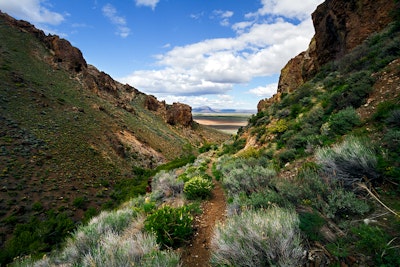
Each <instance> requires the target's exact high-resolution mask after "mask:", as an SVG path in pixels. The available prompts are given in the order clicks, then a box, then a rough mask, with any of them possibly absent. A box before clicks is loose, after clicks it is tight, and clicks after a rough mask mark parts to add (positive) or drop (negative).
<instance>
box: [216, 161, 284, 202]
mask: <svg viewBox="0 0 400 267" xmlns="http://www.w3.org/2000/svg"><path fill="white" fill-rule="evenodd" d="M275 175H276V172H275V170H274V169H272V168H271V167H267V168H266V167H263V166H248V165H244V166H243V167H241V168H232V169H231V170H230V171H229V172H228V173H227V174H226V175H224V177H223V179H222V184H223V185H224V187H225V188H226V190H227V191H228V195H236V194H238V193H240V192H245V193H246V194H251V193H253V192H257V191H259V190H261V189H263V188H266V187H267V186H268V185H269V184H270V182H271V179H272V178H273V177H275Z"/></svg>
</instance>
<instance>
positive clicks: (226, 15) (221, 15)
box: [211, 10, 233, 26]
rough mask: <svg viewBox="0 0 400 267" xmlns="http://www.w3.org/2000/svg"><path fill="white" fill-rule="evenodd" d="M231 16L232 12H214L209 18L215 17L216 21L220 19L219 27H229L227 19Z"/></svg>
mask: <svg viewBox="0 0 400 267" xmlns="http://www.w3.org/2000/svg"><path fill="white" fill-rule="evenodd" d="M232 16H233V11H230V10H226V11H223V10H214V11H213V16H211V17H212V18H214V17H216V18H218V19H220V20H221V21H220V22H219V24H220V25H221V26H229V25H230V23H229V18H230V17H232Z"/></svg>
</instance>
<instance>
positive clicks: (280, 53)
mask: <svg viewBox="0 0 400 267" xmlns="http://www.w3.org/2000/svg"><path fill="white" fill-rule="evenodd" d="M280 1H281V0H280ZM303 2H306V3H308V2H312V3H314V8H315V7H316V1H310V0H304V1H303ZM317 2H321V1H317ZM267 3H268V2H267V1H263V4H264V7H265V6H266V5H267ZM271 3H273V4H275V6H274V7H275V8H276V10H282V11H279V12H284V11H285V12H286V11H287V12H288V14H291V13H290V12H291V10H294V8H292V9H290V8H291V6H289V5H287V4H288V3H289V1H287V0H282V4H279V3H280V2H279V3H278V1H274V2H271ZM292 4H293V2H292ZM293 5H297V4H293ZM293 5H292V6H293ZM284 7H285V8H286V9H284ZM302 10H307V9H306V8H303V9H302ZM257 12H258V13H259V15H258V16H255V17H253V18H252V19H251V20H248V19H243V21H237V22H236V23H235V24H233V26H232V30H233V33H234V36H233V37H230V38H215V39H207V40H203V41H200V42H197V43H193V44H188V45H184V46H176V47H172V48H171V49H170V50H168V51H167V52H166V53H163V54H159V55H156V57H155V58H156V62H155V66H157V68H154V69H153V70H140V71H134V72H133V73H132V74H131V75H128V76H127V77H123V78H120V79H119V80H120V81H121V82H125V83H129V84H131V85H133V86H135V87H136V88H138V89H139V90H142V91H144V92H147V93H151V94H154V95H156V96H162V97H164V98H163V99H167V97H168V98H169V99H170V98H171V96H172V95H174V96H175V97H179V98H182V97H184V98H185V100H186V102H185V103H192V101H194V98H196V99H197V100H198V101H199V102H201V101H200V100H199V98H198V97H201V96H205V95H212V94H213V95H227V94H229V93H231V91H232V90H240V86H238V85H240V84H250V83H251V82H252V80H253V79H254V78H257V77H269V76H273V75H277V74H279V73H280V70H281V69H282V68H283V66H284V65H285V64H286V63H287V62H288V60H290V59H291V58H292V57H294V56H296V55H297V54H298V53H300V52H302V51H304V50H305V49H307V47H308V44H309V42H310V40H311V37H312V36H313V34H314V28H313V26H312V21H311V17H310V16H308V17H307V18H305V16H303V15H296V16H297V18H299V20H298V21H297V22H296V23H290V22H289V21H287V20H285V17H279V16H272V17H271V16H269V17H266V18H262V17H260V16H261V14H263V13H262V12H261V10H259V11H257ZM274 12H278V11H274ZM293 12H294V11H293ZM302 12H306V11H301V12H298V14H300V13H301V14H303V13H302ZM217 13H218V14H221V15H224V16H226V17H228V18H230V17H231V16H232V15H233V14H231V13H225V12H222V11H221V12H217ZM310 13H311V12H310ZM293 14H294V13H293ZM288 16H289V15H288ZM290 16H291V15H290ZM300 18H301V19H300ZM238 88H239V89H238ZM276 88H277V85H276V84H271V85H267V86H265V87H258V88H254V89H252V90H250V91H249V92H247V93H248V95H256V96H258V97H262V98H264V97H269V96H271V95H272V94H273V93H275V92H276ZM191 97H192V98H191ZM193 97H194V98H193ZM208 102H209V103H210V100H208ZM221 103H222V102H221ZM195 106H199V105H195ZM223 106H225V107H226V106H227V105H226V104H225V105H223Z"/></svg>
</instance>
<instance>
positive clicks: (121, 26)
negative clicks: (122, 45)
mask: <svg viewBox="0 0 400 267" xmlns="http://www.w3.org/2000/svg"><path fill="white" fill-rule="evenodd" d="M102 12H103V15H104V16H105V17H107V18H108V19H109V20H110V21H111V23H112V24H114V25H116V26H117V32H116V33H117V35H119V36H121V37H122V38H126V37H128V36H129V34H130V32H131V30H130V29H129V28H128V27H127V26H126V25H127V23H126V19H125V18H124V17H121V16H119V15H118V14H117V10H116V9H115V7H114V6H112V5H111V4H106V5H105V6H103V8H102Z"/></svg>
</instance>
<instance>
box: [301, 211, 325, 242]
mask: <svg viewBox="0 0 400 267" xmlns="http://www.w3.org/2000/svg"><path fill="white" fill-rule="evenodd" d="M299 219H300V225H299V227H300V230H301V231H303V232H304V233H305V234H306V236H307V238H308V239H309V240H312V241H320V240H321V238H322V235H321V233H320V229H321V227H322V226H323V225H324V224H325V220H324V219H323V218H322V217H321V216H320V215H319V214H318V213H316V212H312V213H310V212H302V213H300V214H299Z"/></svg>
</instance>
